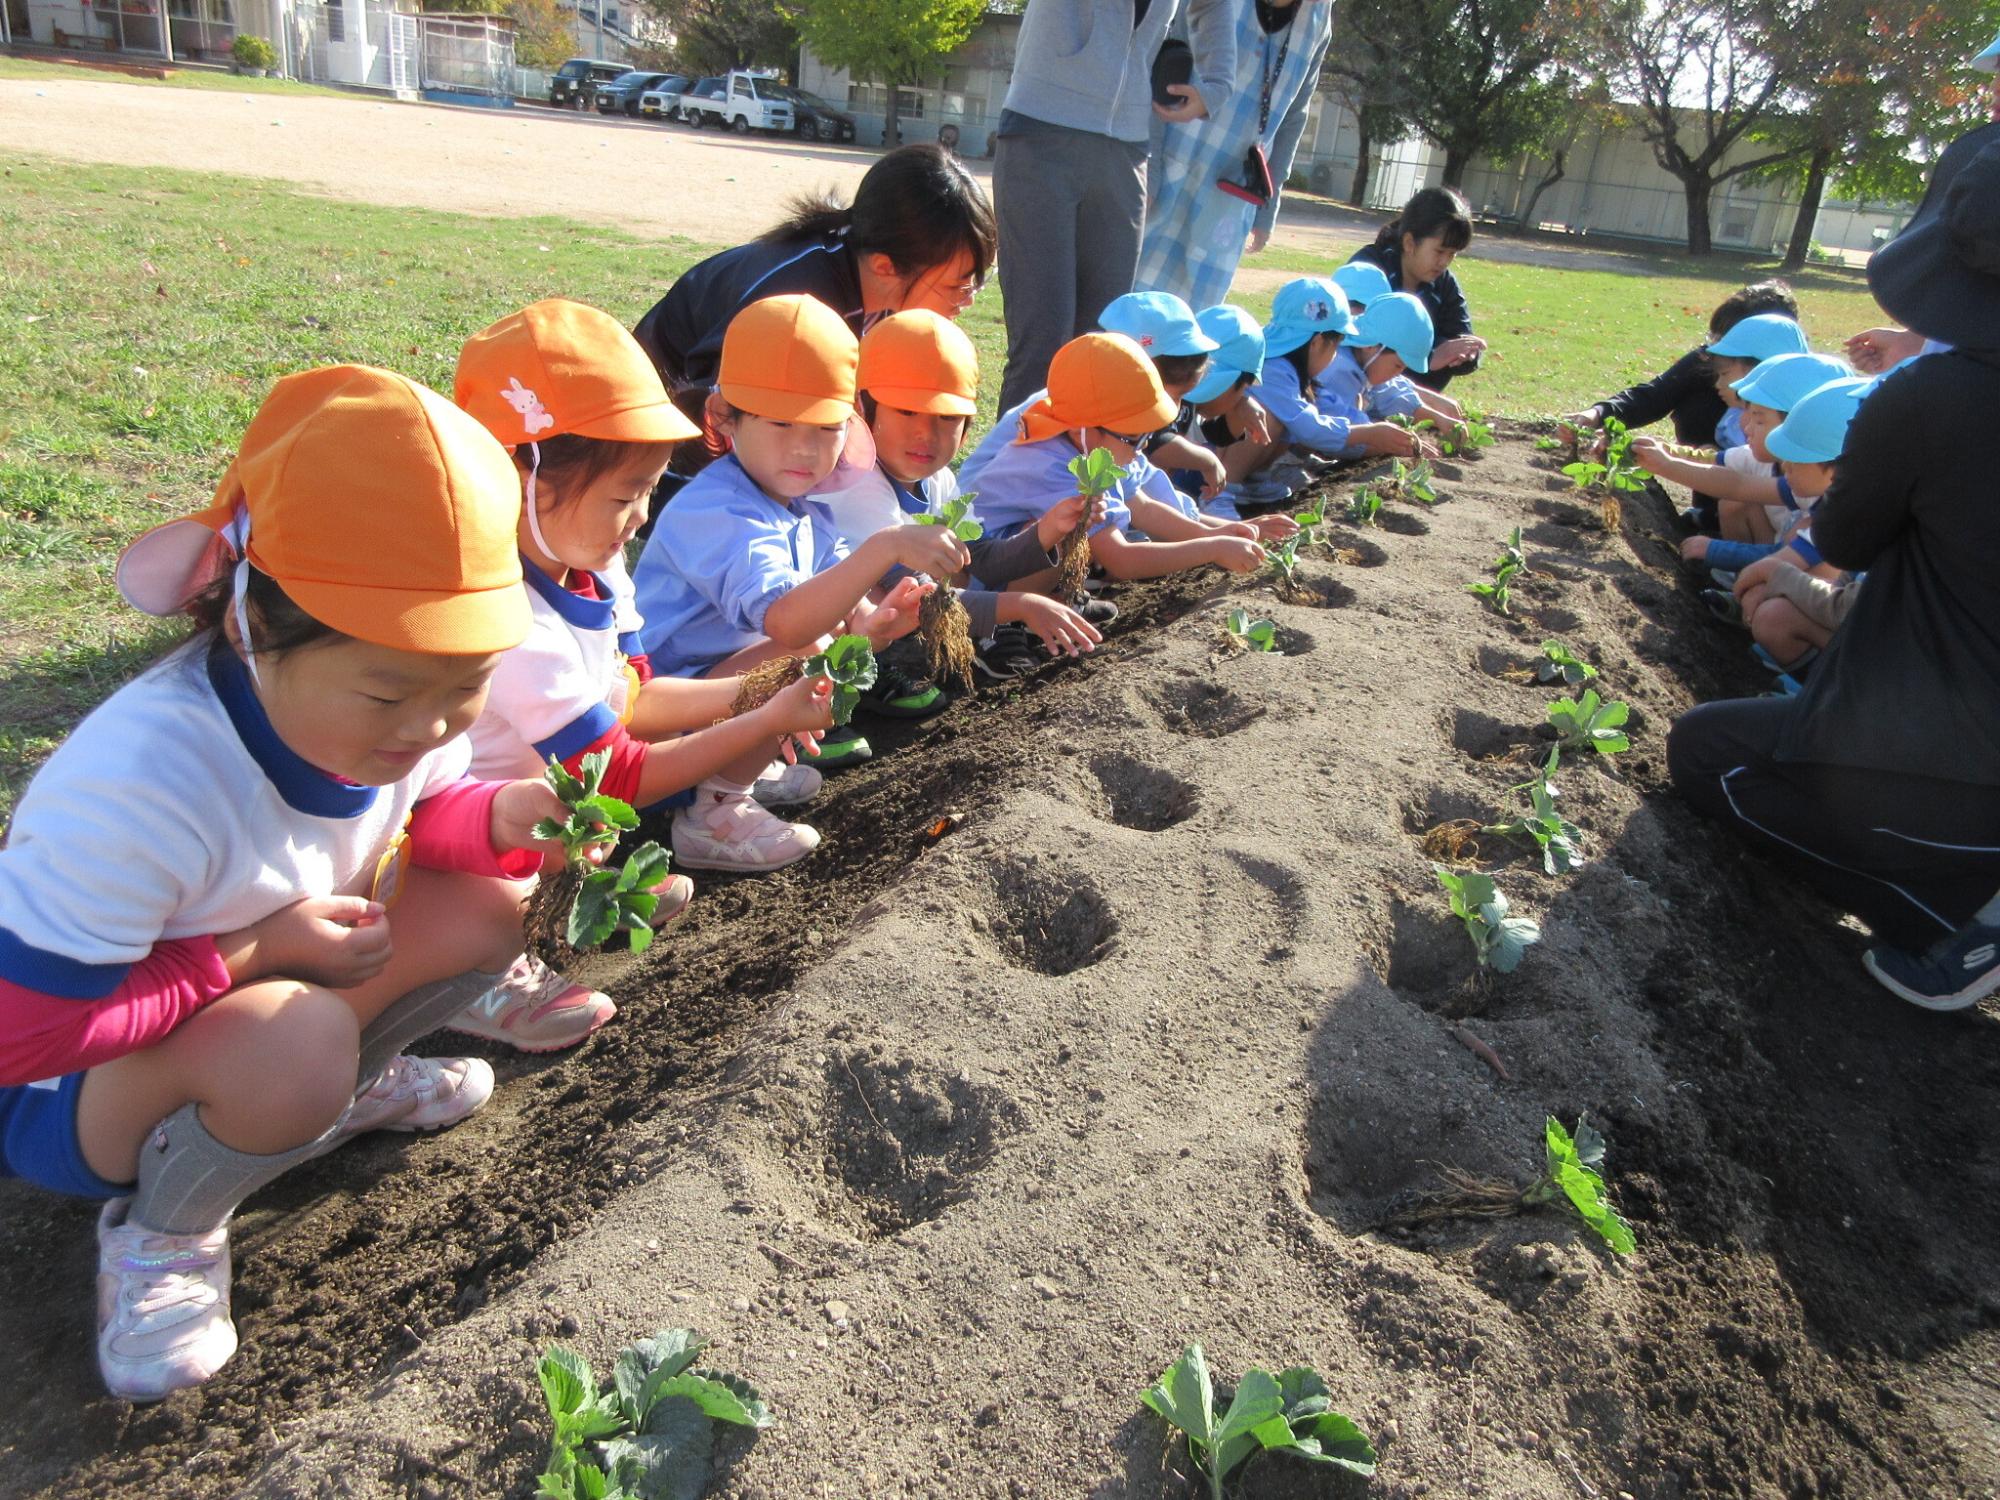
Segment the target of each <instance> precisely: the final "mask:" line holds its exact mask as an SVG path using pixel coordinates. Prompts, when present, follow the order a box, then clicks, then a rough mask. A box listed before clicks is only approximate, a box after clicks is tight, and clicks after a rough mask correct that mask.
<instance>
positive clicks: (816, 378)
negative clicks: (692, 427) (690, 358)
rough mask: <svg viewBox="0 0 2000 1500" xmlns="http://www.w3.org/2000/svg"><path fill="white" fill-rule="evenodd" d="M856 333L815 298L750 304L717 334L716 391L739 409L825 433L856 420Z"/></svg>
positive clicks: (796, 296)
mask: <svg viewBox="0 0 2000 1500" xmlns="http://www.w3.org/2000/svg"><path fill="white" fill-rule="evenodd" d="M859 353H860V351H859V346H858V345H856V343H855V342H854V331H853V330H852V329H850V328H849V327H848V326H847V324H846V322H845V321H843V320H842V318H841V316H840V314H839V313H837V312H835V311H834V310H833V309H832V308H830V307H828V306H827V305H826V304H825V303H824V302H822V301H820V300H819V298H817V297H808V296H805V295H803V294H794V295H791V296H786V297H766V298H764V299H763V300H762V301H761V302H753V303H751V304H750V305H749V306H748V307H746V308H744V309H743V310H742V311H741V312H739V313H738V314H737V315H736V316H735V317H734V318H732V319H730V321H729V330H728V332H726V333H724V334H723V336H722V369H721V372H720V378H719V379H718V381H717V386H718V388H719V389H720V390H721V392H722V399H723V400H725V401H727V402H728V403H729V404H730V405H731V406H733V407H735V408H736V409H737V410H738V411H747V412H749V413H750V414H751V415H753V416H759V417H769V418H770V419H771V420H772V421H773V422H811V423H814V424H816V425H818V426H822V427H830V426H832V425H833V424H834V423H835V422H845V421H846V420H847V419H848V418H849V417H851V416H853V415H854V366H855V362H856V360H857V359H858V357H859Z"/></svg>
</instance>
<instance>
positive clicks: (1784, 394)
mask: <svg viewBox="0 0 2000 1500" xmlns="http://www.w3.org/2000/svg"><path fill="white" fill-rule="evenodd" d="M1853 373H1854V366H1852V365H1850V364H1849V363H1848V362H1847V361H1846V360H1844V359H1839V358H1837V357H1835V356H1834V355H1831V354H1779V355H1774V356H1773V357H1772V358H1770V359H1767V360H1765V361H1764V362H1763V363H1762V364H1760V365H1758V366H1757V368H1756V369H1754V370H1752V371H1751V372H1750V373H1749V374H1748V375H1745V376H1744V377H1743V378H1742V379H1741V380H1736V381H1732V382H1730V386H1729V388H1730V389H1731V390H1732V391H1734V392H1736V394H1737V395H1739V396H1741V397H1742V398H1743V399H1744V400H1745V401H1754V402H1756V403H1757V405H1759V406H1768V407H1770V408H1771V410H1772V411H1790V410H1791V409H1792V408H1793V407H1795V406H1797V405H1798V404H1799V402H1800V401H1802V400H1804V399H1805V397H1806V395H1807V394H1808V393H1809V392H1812V391H1816V390H1818V389H1819V388H1820V387H1821V386H1823V385H1825V384H1826V383H1827V382H1828V381H1829V380H1845V379H1846V378H1847V377H1848V376H1850V375H1852V374H1853Z"/></svg>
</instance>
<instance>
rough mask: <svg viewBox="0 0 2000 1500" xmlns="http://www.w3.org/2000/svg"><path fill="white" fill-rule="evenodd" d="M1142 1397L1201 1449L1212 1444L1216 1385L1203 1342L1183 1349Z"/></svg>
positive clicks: (1147, 1404)
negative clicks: (1209, 1373) (1204, 1351)
mask: <svg viewBox="0 0 2000 1500" xmlns="http://www.w3.org/2000/svg"><path fill="white" fill-rule="evenodd" d="M1139 1399H1140V1401H1142V1402H1143V1403H1144V1404H1145V1405H1146V1406H1147V1407H1148V1408H1150V1409H1151V1410H1152V1411H1154V1412H1156V1413H1158V1414H1159V1415H1160V1416H1161V1417H1164V1418H1165V1419H1166V1420H1167V1422H1168V1423H1170V1424H1171V1425H1172V1426H1174V1427H1177V1428H1179V1429H1180V1430H1181V1431H1182V1432H1184V1433H1186V1434H1187V1436H1188V1440H1189V1442H1190V1443H1192V1444H1194V1445H1196V1446H1197V1448H1198V1449H1203V1448H1207V1447H1209V1446H1210V1440H1211V1439H1212V1438H1213V1436H1214V1433H1215V1386H1214V1383H1213V1382H1212V1381H1210V1379H1209V1376H1208V1361H1207V1359H1206V1358H1205V1357H1203V1355H1202V1352H1201V1345H1199V1344H1189V1345H1188V1346H1187V1348H1186V1349H1184V1350H1182V1351H1181V1357H1180V1358H1179V1359H1177V1360H1175V1361H1174V1362H1173V1363H1172V1364H1170V1365H1168V1366H1167V1368H1166V1370H1165V1371H1164V1372H1162V1374H1161V1375H1160V1378H1159V1379H1158V1380H1156V1381H1155V1382H1154V1383H1153V1384H1152V1385H1150V1386H1148V1387H1147V1388H1146V1389H1145V1390H1143V1391H1141V1392H1140V1393H1139Z"/></svg>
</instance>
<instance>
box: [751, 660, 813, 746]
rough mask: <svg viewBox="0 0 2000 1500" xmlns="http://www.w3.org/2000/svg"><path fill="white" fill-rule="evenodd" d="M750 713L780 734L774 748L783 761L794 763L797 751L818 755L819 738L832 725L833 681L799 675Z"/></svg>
mask: <svg viewBox="0 0 2000 1500" xmlns="http://www.w3.org/2000/svg"><path fill="white" fill-rule="evenodd" d="M750 712H751V713H753V714H755V715H756V716H757V717H759V718H761V719H764V720H766V721H767V722H768V723H769V725H770V729H771V733H773V734H775V735H780V736H782V738H781V739H780V740H779V742H778V749H779V750H780V751H781V752H782V753H783V755H784V757H785V761H786V764H788V765H797V764H798V762H799V752H800V751H804V752H805V753H806V754H807V755H817V754H819V737H820V736H821V735H822V734H824V733H826V731H827V730H828V729H831V728H832V727H833V684H832V683H830V682H828V681H827V680H826V679H825V678H824V677H801V678H799V679H798V680H797V681H796V682H793V683H791V684H790V685H789V686H787V687H782V688H780V689H778V691H777V692H775V693H773V694H772V695H771V696H770V697H769V698H767V699H765V700H764V702H763V703H762V704H761V705H759V706H758V707H756V708H753V709H752V710H750Z"/></svg>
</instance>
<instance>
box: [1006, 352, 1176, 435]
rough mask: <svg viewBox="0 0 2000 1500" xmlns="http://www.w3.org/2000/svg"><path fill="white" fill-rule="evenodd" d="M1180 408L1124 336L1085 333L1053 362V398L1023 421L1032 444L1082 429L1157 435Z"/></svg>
mask: <svg viewBox="0 0 2000 1500" xmlns="http://www.w3.org/2000/svg"><path fill="white" fill-rule="evenodd" d="M1177 409H1178V404H1177V403H1176V402H1175V400H1174V398H1173V397H1171V396H1169V395H1168V394H1167V393H1166V389H1165V388H1164V387H1163V386H1162V385H1161V384H1160V376H1159V372H1158V371H1156V370H1155V369H1154V368H1153V362H1152V361H1151V360H1150V359H1148V358H1147V357H1146V351H1145V350H1143V349H1141V348H1140V347H1139V346H1138V344H1137V343H1135V342H1134V341H1133V340H1131V339H1129V338H1127V337H1126V336H1125V335H1124V334H1122V333H1086V334H1083V335H1082V336H1081V337H1078V338H1073V339H1071V340H1070V341H1069V342H1068V343H1067V344H1064V345H1063V346H1062V348H1060V349H1058V350H1056V357H1055V358H1054V359H1052V360H1050V361H1049V394H1048V396H1047V398H1046V399H1045V400H1042V401H1038V402H1036V403H1035V404H1034V405H1033V406H1032V407H1030V408H1029V409H1028V411H1027V413H1026V414H1025V415H1024V416H1023V418H1022V426H1023V429H1024V436H1025V438H1026V439H1027V440H1028V441H1030V442H1035V441H1039V440H1040V439H1042V438H1045V437H1050V436H1053V435H1054V434H1055V433H1058V432H1066V431H1073V430H1075V429H1076V428H1079V427H1105V428H1109V429H1110V430H1111V431H1113V432H1121V433H1140V432H1158V431H1159V430H1160V429H1161V428H1162V427H1164V426H1166V425H1167V423H1169V422H1171V421H1172V420H1173V416H1174V412H1175V411H1176V410H1177Z"/></svg>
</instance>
